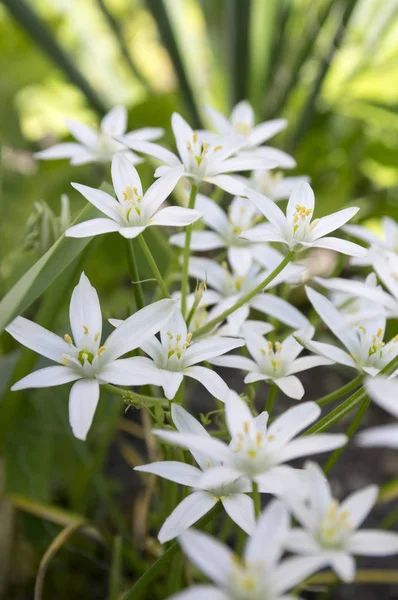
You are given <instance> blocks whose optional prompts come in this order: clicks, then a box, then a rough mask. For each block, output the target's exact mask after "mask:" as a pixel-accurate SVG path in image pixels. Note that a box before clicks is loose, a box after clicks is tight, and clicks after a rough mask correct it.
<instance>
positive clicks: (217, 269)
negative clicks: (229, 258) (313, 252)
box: [189, 246, 309, 329]
mask: <svg viewBox="0 0 398 600" xmlns="http://www.w3.org/2000/svg"><path fill="white" fill-rule="evenodd" d="M259 259H261V261H262V264H263V266H264V267H265V268H266V270H263V269H262V268H261V267H260V266H259V265H255V264H252V266H251V267H250V269H249V270H248V271H247V272H246V273H245V274H243V275H242V274H240V273H239V272H236V271H234V270H232V272H231V271H230V270H229V269H228V265H227V264H226V263H223V264H221V265H220V264H219V263H217V262H215V261H213V260H210V259H208V258H198V257H196V256H193V257H191V259H190V261H189V274H190V276H191V277H194V278H197V279H199V280H200V281H205V282H206V283H207V284H208V285H209V286H210V287H212V288H214V290H213V295H212V301H213V303H214V301H215V299H216V293H218V294H219V299H218V303H217V307H216V308H215V309H214V313H213V315H212V316H216V315H217V314H221V313H222V312H223V311H224V310H226V309H228V308H230V307H231V306H233V305H234V304H235V303H236V302H237V301H238V300H239V299H240V298H241V297H242V296H243V295H244V294H246V293H248V292H250V291H251V290H253V289H254V288H255V287H256V286H257V285H258V284H259V283H261V282H262V281H264V279H265V277H266V276H267V274H268V273H271V272H272V271H273V270H274V269H275V267H277V266H278V265H279V264H280V263H281V262H282V260H283V255H282V254H281V253H280V252H278V251H277V250H275V249H274V248H271V247H270V246H264V247H262V248H261V252H258V253H257V252H256V260H257V262H259ZM302 270H303V267H301V266H300V265H294V264H289V265H287V267H285V268H284V269H283V271H282V272H281V273H280V274H279V275H277V276H276V277H275V278H274V279H273V280H272V282H271V283H270V284H269V286H267V287H266V288H265V289H271V288H273V287H274V286H275V285H278V284H279V283H283V282H284V281H289V282H293V281H295V282H297V281H298V280H299V278H300V275H301V273H302ZM250 308H254V309H255V310H258V311H260V312H262V313H264V314H266V315H270V316H271V317H275V318H277V319H278V320H279V321H281V323H285V324H286V325H289V327H293V328H295V329H301V328H306V327H308V325H309V322H308V320H307V318H306V317H305V316H304V315H303V314H302V313H301V312H300V311H299V310H298V309H297V308H296V307H295V306H292V305H291V304H289V302H287V301H286V300H284V299H283V298H280V297H279V296H277V295H276V294H267V293H265V292H263V293H261V294H259V295H258V296H255V297H254V298H253V299H252V300H251V301H250V306H243V307H242V308H240V309H239V316H238V317H236V316H234V315H230V317H228V320H229V321H230V318H232V319H233V320H234V319H239V321H240V322H243V321H244V320H246V319H247V318H248V316H249V313H250ZM236 312H238V311H236ZM234 314H235V313H234Z"/></svg>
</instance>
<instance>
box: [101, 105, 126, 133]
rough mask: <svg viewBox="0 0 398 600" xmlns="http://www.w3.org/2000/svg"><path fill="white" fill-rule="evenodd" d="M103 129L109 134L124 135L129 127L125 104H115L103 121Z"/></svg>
mask: <svg viewBox="0 0 398 600" xmlns="http://www.w3.org/2000/svg"><path fill="white" fill-rule="evenodd" d="M101 129H102V131H105V132H106V133H107V134H108V135H123V133H124V132H125V131H126V129H127V110H126V109H125V107H124V106H121V105H119V106H114V107H113V108H111V110H110V111H109V112H108V113H106V115H105V116H104V117H103V119H102V121H101Z"/></svg>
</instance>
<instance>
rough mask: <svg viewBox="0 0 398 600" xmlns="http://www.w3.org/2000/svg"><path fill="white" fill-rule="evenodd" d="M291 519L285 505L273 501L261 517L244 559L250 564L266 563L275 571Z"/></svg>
mask: <svg viewBox="0 0 398 600" xmlns="http://www.w3.org/2000/svg"><path fill="white" fill-rule="evenodd" d="M288 527H289V519H288V512H287V510H286V508H285V505H284V504H283V502H281V501H280V500H273V501H272V502H271V503H270V504H269V505H268V506H267V508H266V509H265V510H264V512H263V514H262V515H261V517H260V519H259V521H258V523H257V526H256V531H255V533H254V534H253V535H252V536H251V537H250V538H249V540H248V542H247V545H246V547H245V553H244V557H245V560H246V561H247V562H249V563H251V562H252V563H256V562H264V563H265V565H266V566H267V568H268V569H273V568H274V567H275V565H276V563H277V562H278V561H279V559H280V557H281V556H282V553H283V544H284V542H285V538H286V535H287V532H288Z"/></svg>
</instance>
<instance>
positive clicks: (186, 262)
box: [181, 185, 198, 318]
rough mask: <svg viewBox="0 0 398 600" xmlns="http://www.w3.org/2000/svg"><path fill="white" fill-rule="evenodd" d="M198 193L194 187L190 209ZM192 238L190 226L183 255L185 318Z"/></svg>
mask: <svg viewBox="0 0 398 600" xmlns="http://www.w3.org/2000/svg"><path fill="white" fill-rule="evenodd" d="M197 193H198V186H197V185H192V187H191V194H190V196H189V202H188V208H190V209H193V208H194V207H195V201H196V195H197ZM191 238H192V225H188V227H187V232H186V236H185V246H184V254H183V264H182V279H181V312H182V316H183V317H184V318H185V317H186V313H187V295H188V292H189V288H188V278H189V273H188V271H189V257H190V252H191Z"/></svg>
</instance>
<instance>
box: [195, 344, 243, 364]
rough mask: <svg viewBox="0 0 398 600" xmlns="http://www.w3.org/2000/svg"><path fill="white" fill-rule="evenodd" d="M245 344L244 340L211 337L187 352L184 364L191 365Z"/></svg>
mask: <svg viewBox="0 0 398 600" xmlns="http://www.w3.org/2000/svg"><path fill="white" fill-rule="evenodd" d="M244 345H245V342H244V340H240V339H234V338H222V337H215V338H209V339H206V340H202V341H199V342H196V343H194V344H192V345H191V346H190V347H189V348H188V349H187V351H186V352H185V356H184V366H185V367H189V366H191V365H194V364H196V363H198V362H202V361H204V360H209V359H210V358H213V357H215V356H220V355H221V354H225V353H226V352H230V351H231V350H234V349H235V348H240V347H241V346H244Z"/></svg>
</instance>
